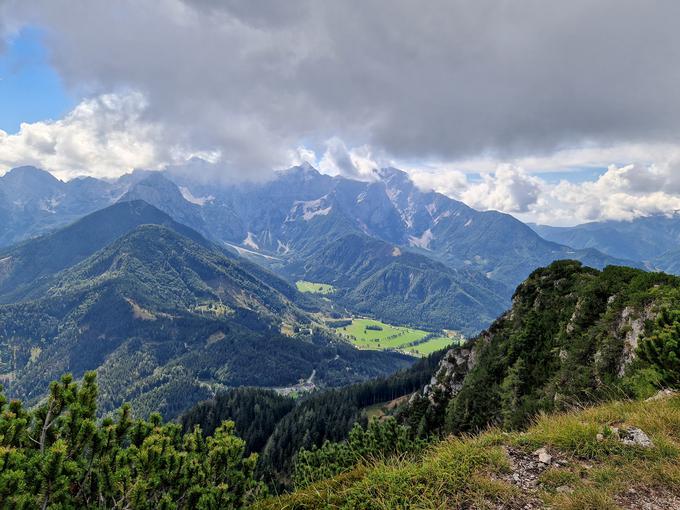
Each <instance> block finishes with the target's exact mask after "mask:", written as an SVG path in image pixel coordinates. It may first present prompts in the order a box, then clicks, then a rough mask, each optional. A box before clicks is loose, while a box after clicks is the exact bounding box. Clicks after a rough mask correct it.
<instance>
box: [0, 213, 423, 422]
mask: <svg viewBox="0 0 680 510" xmlns="http://www.w3.org/2000/svg"><path fill="white" fill-rule="evenodd" d="M121 207H122V208H126V207H129V206H128V205H124V206H123V205H121ZM109 212H111V211H109ZM70 228H71V229H73V228H76V229H80V225H79V224H76V225H74V226H73V227H70ZM182 228H185V227H182ZM190 232H193V231H190ZM61 237H63V235H62V234H55V235H54V236H52V237H50V238H47V239H46V240H45V241H41V240H38V241H32V242H36V243H43V242H48V243H52V242H53V241H55V240H58V239H60V238H61ZM55 242H56V241H55ZM13 253H20V252H13ZM76 253H77V252H76ZM67 258H68V257H67ZM72 259H73V257H71V260H72ZM25 260H26V261H30V259H29V258H26V259H25ZM19 262H20V261H17V266H16V267H19V268H21V267H25V268H27V271H26V273H24V274H29V275H30V274H35V271H34V269H35V270H37V269H38V268H40V267H41V265H36V264H29V263H26V264H24V265H23V266H22V265H21V264H20V263H19ZM251 270H252V267H251V266H250V265H249V264H245V265H241V263H240V261H239V260H236V259H234V258H231V257H227V256H225V255H224V254H223V253H222V252H221V251H220V250H219V249H217V248H215V247H212V246H211V245H210V244H209V243H207V242H206V241H205V240H204V239H203V238H201V237H200V236H199V235H198V234H197V233H195V232H193V233H192V238H188V237H185V236H183V235H180V234H179V233H177V232H176V231H175V230H173V229H170V228H167V227H165V226H159V225H142V226H139V227H137V228H136V229H134V230H132V231H131V232H129V233H127V234H125V235H123V236H122V237H120V238H118V239H116V240H115V241H114V242H113V243H111V244H110V245H108V246H106V247H104V248H103V249H101V250H99V251H97V252H96V253H94V254H92V255H91V256H89V257H88V258H86V259H85V260H83V261H82V262H79V263H77V264H76V265H74V266H72V267H69V268H67V269H65V270H64V271H62V272H60V273H57V274H53V275H51V276H50V277H49V278H47V277H41V278H40V279H39V280H37V281H34V282H33V283H32V284H31V287H30V296H31V300H27V301H20V302H17V303H12V304H7V305H3V306H0V321H1V323H2V329H1V330H0V367H1V370H2V372H1V373H2V377H3V380H4V382H5V384H6V386H7V389H8V391H9V393H10V394H11V395H12V396H16V397H20V398H22V399H26V400H27V402H29V403H34V402H36V401H37V400H38V399H40V398H41V397H42V396H43V395H44V393H45V391H46V389H47V385H48V383H49V382H50V381H51V380H53V379H56V378H58V377H59V375H60V374H61V373H65V372H68V371H71V372H73V373H74V375H75V376H76V377H80V376H82V374H83V373H84V372H85V371H86V370H91V369H97V371H98V373H99V377H100V386H101V392H100V397H99V401H100V404H101V410H102V411H103V412H109V411H111V410H113V409H114V408H116V407H118V406H119V405H120V404H121V403H122V402H124V401H130V402H131V403H132V405H133V408H134V410H135V412H136V413H138V414H139V415H141V416H147V415H148V414H150V413H151V412H160V413H161V414H162V415H163V416H165V417H173V416H176V415H177V414H178V413H180V412H182V411H183V410H185V409H186V408H187V407H189V406H190V405H192V404H193V403H195V402H197V401H199V400H203V399H206V398H209V397H210V396H212V395H213V394H214V392H215V391H216V390H217V389H219V388H222V387H229V386H240V385H259V386H291V385H294V384H296V383H298V381H299V380H300V379H307V378H308V377H310V375H311V374H312V373H313V372H314V371H316V372H315V374H316V375H315V377H316V383H317V384H318V385H321V386H326V385H330V386H335V385H340V384H348V383H352V382H357V381H361V380H364V379H366V378H370V377H375V376H379V375H384V374H386V373H390V372H392V371H394V370H397V369H398V368H403V367H405V366H408V365H410V364H411V363H412V359H411V358H409V357H407V356H403V355H400V354H397V353H383V352H375V351H358V350H356V349H354V348H352V347H351V346H350V345H348V344H346V343H344V342H340V341H338V340H337V339H334V338H332V337H331V336H329V335H328V334H326V333H321V332H320V331H317V330H316V329H315V328H313V327H311V322H310V317H309V316H308V315H307V313H306V312H304V311H303V310H301V309H300V308H299V307H298V306H297V305H296V304H295V303H294V302H293V301H292V300H291V297H292V298H293V299H295V297H296V296H297V292H296V291H295V290H294V288H292V287H290V286H288V285H287V284H286V283H285V282H282V281H280V280H278V279H277V278H276V277H275V276H273V275H270V274H266V272H264V271H263V270H262V269H256V270H255V271H254V272H251ZM253 273H255V274H253ZM14 274H17V275H20V274H21V273H20V272H17V273H14ZM260 277H261V278H264V280H263V279H260ZM29 279H30V278H29ZM277 289H282V290H284V291H285V293H282V292H280V291H279V290H277ZM295 324H307V328H306V330H305V331H306V332H305V333H302V332H301V333H299V334H294V335H293V336H290V335H285V334H283V333H282V332H281V331H282V330H283V328H284V326H285V325H288V327H289V328H291V329H292V326H293V325H295ZM312 330H313V331H312Z"/></svg>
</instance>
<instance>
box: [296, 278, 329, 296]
mask: <svg viewBox="0 0 680 510" xmlns="http://www.w3.org/2000/svg"><path fill="white" fill-rule="evenodd" d="M295 286H296V287H297V290H299V291H300V292H310V293H312V294H333V293H334V292H335V287H333V286H332V285H329V284H327V283H319V282H308V281H306V280H298V281H297V282H295Z"/></svg>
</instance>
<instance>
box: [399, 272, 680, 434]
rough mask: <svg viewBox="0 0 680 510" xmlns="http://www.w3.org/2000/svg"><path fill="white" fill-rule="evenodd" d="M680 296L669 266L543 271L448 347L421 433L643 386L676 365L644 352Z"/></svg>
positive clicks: (474, 425)
mask: <svg viewBox="0 0 680 510" xmlns="http://www.w3.org/2000/svg"><path fill="white" fill-rule="evenodd" d="M678 303H680V279H679V278H677V277H674V276H669V275H666V274H663V273H646V272H643V271H640V270H637V269H631V268H625V267H614V266H610V267H607V268H606V269H605V270H603V271H601V272H600V271H597V270H595V269H592V268H587V267H584V266H582V265H581V264H580V263H578V262H575V261H560V262H555V263H553V264H551V265H550V266H549V267H547V268H543V269H539V270H536V271H535V272H534V273H532V275H531V276H530V277H529V278H528V279H527V280H526V281H525V282H524V283H522V285H520V286H519V287H518V288H517V290H516V292H515V295H514V297H513V306H512V309H511V310H510V311H509V312H507V313H506V314H504V315H503V316H501V317H500V318H499V319H498V320H497V321H495V322H494V324H492V326H491V327H490V328H489V329H488V330H487V331H485V332H484V333H482V334H481V335H479V336H478V337H477V338H476V339H474V340H473V341H472V342H471V343H470V344H469V345H466V346H464V347H461V348H456V349H453V350H451V351H449V353H447V355H446V356H445V357H444V359H443V361H442V363H441V365H440V369H439V370H438V371H437V372H436V374H435V376H434V378H433V381H432V384H430V385H428V386H427V387H426V388H425V389H424V390H423V392H421V394H420V395H418V396H416V397H414V399H413V400H412V402H411V405H410V409H408V410H407V411H406V412H405V416H406V417H407V421H408V422H409V423H411V424H412V425H413V426H414V427H416V428H417V429H419V430H421V431H432V430H446V431H452V432H461V431H475V430H480V429H483V428H484V427H486V426H488V425H490V424H492V425H504V426H505V427H508V428H514V427H518V426H521V425H523V424H525V423H526V421H527V420H529V419H530V418H531V416H533V415H535V414H537V413H538V412H540V411H552V410H559V409H563V408H568V407H569V406H570V405H573V404H574V403H576V402H587V401H591V400H593V399H598V398H599V399H602V398H609V397H610V396H611V395H615V396H621V395H626V394H631V392H632V393H635V392H637V391H642V388H643V386H645V385H651V384H653V383H657V384H658V383H659V382H660V381H661V374H662V373H663V372H664V370H665V368H666V367H664V366H661V365H658V364H655V363H650V362H647V361H644V362H643V361H642V360H640V359H638V357H637V355H638V350H639V349H638V347H639V346H640V345H641V344H642V343H643V339H644V338H648V337H652V336H653V334H655V332H658V331H662V330H664V329H665V328H666V326H665V325H659V324H658V323H657V322H656V321H655V319H656V318H657V317H658V316H660V314H662V312H664V311H671V314H672V313H675V312H673V311H674V310H678V309H679V308H680V307H679V305H678ZM664 313H665V312H664ZM668 348H669V349H670V350H671V351H672V347H671V346H670V344H669V347H668ZM654 349H660V348H659V347H654ZM659 352H660V351H659ZM668 356H669V360H670V359H672V357H673V356H674V355H673V354H672V353H670V354H668ZM668 363H671V361H668ZM643 369H644V370H647V369H648V370H647V371H642V372H641V371H640V370H643ZM643 383H644V384H643ZM645 387H646V386H645Z"/></svg>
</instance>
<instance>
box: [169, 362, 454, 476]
mask: <svg viewBox="0 0 680 510" xmlns="http://www.w3.org/2000/svg"><path fill="white" fill-rule="evenodd" d="M443 354H444V353H443V352H439V353H436V354H433V355H431V356H429V357H427V358H424V359H422V360H420V361H418V362H417V363H416V364H414V365H413V366H412V367H410V368H408V369H405V370H402V371H399V372H396V373H395V374H392V375H390V376H388V377H384V378H378V379H375V380H372V381H366V382H363V383H360V384H356V385H352V386H348V387H345V388H339V389H333V390H326V391H322V392H319V393H316V394H312V395H308V396H306V397H303V398H300V399H299V400H297V401H294V400H293V399H291V398H290V397H283V396H279V395H276V394H274V393H272V392H269V391H264V390H261V389H256V388H241V389H231V390H228V391H226V392H223V393H221V394H218V395H217V396H216V397H215V398H214V399H211V400H208V401H206V402H202V403H200V404H198V405H196V406H195V407H193V408H192V409H190V410H189V411H188V412H187V413H186V414H184V415H183V416H182V418H181V423H182V425H183V427H184V430H185V431H189V430H191V429H192V428H193V427H194V426H195V425H199V426H200V427H201V429H202V430H203V431H204V432H205V433H206V434H211V433H212V431H213V430H215V428H216V427H217V426H219V424H220V423H222V421H224V420H233V421H234V422H235V426H236V433H237V434H238V435H239V436H240V437H242V438H244V439H245V440H246V444H247V448H248V451H256V452H260V453H261V455H260V459H259V466H258V472H259V473H260V474H261V475H262V476H263V477H264V478H265V479H266V480H267V481H268V482H269V483H271V484H273V485H274V486H286V485H289V484H290V481H291V475H292V469H293V461H294V457H295V454H296V453H297V452H298V451H299V450H300V449H301V448H306V449H310V448H315V447H319V446H321V445H322V444H323V443H324V442H325V441H342V440H344V439H345V438H347V436H348V434H349V432H350V430H351V429H352V427H353V425H354V424H355V423H360V424H363V425H366V423H367V416H366V414H365V413H364V410H365V409H366V408H367V407H368V406H372V405H374V404H378V403H383V402H388V401H391V400H394V399H396V398H399V397H402V396H404V395H410V394H411V393H413V392H414V391H416V390H417V389H419V388H421V387H422V386H423V385H424V384H426V383H427V382H428V381H429V380H430V378H431V375H432V373H433V371H434V369H435V368H436V367H437V365H438V363H439V360H440V359H441V356H442V355H443Z"/></svg>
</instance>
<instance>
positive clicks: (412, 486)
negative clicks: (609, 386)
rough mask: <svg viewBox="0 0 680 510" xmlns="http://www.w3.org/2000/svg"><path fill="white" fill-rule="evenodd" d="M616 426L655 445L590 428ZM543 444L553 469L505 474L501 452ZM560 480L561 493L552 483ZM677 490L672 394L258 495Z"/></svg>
mask: <svg viewBox="0 0 680 510" xmlns="http://www.w3.org/2000/svg"><path fill="white" fill-rule="evenodd" d="M614 424H616V426H618V427H626V426H635V427H639V428H640V429H642V430H643V431H645V432H646V433H647V434H648V435H649V436H650V437H651V439H652V441H653V443H654V446H653V447H652V448H647V449H643V448H640V447H636V446H627V445H624V444H622V443H621V442H619V441H618V440H616V439H615V438H613V437H605V438H604V439H602V440H598V439H597V434H598V432H601V431H603V430H606V429H607V427H609V426H612V425H614ZM538 447H546V448H547V449H548V450H549V451H550V453H551V454H552V455H554V456H555V457H557V458H559V459H560V461H561V463H560V466H558V467H550V468H548V469H547V470H545V471H543V473H542V474H541V476H540V478H539V483H538V485H537V487H536V489H535V490H533V491H531V492H530V491H522V490H521V489H520V488H519V487H518V486H516V485H514V484H512V483H510V481H509V480H512V470H511V467H510V466H511V464H510V461H509V457H508V454H507V452H508V451H509V450H508V449H515V450H520V451H524V452H526V453H527V454H530V453H531V452H532V451H533V450H534V449H536V448H538ZM565 486H566V487H568V491H565V490H558V488H564V487H565ZM676 494H680V396H675V397H673V398H667V399H663V400H658V401H653V402H644V401H637V402H615V403H608V404H603V405H600V406H596V407H592V408H586V409H583V410H577V411H572V412H567V413H562V414H554V415H544V416H540V417H538V418H537V420H536V421H535V423H534V425H533V426H531V427H530V428H529V429H528V430H527V431H525V432H511V433H506V432H502V431H499V430H496V429H492V430H489V431H487V432H484V433H482V434H480V435H477V436H473V437H463V438H460V437H450V438H448V439H445V440H442V441H440V442H439V443H436V444H435V445H434V446H433V447H431V448H430V450H429V451H428V452H427V453H426V454H425V455H424V456H423V457H422V458H420V459H417V460H414V459H403V458H402V459H398V458H397V459H391V460H387V461H384V460H383V461H379V462H374V463H370V462H369V463H366V464H364V465H360V466H358V467H357V468H355V469H354V470H353V471H351V472H348V473H344V474H342V475H340V476H337V477H335V478H332V479H329V480H325V481H322V482H319V483H317V484H314V485H311V486H310V487H308V488H306V489H304V490H301V491H297V492H294V493H292V494H288V495H284V496H281V497H278V498H272V499H270V500H267V501H264V502H261V503H260V504H259V506H258V507H257V508H259V509H261V510H264V509H277V510H283V509H287V510H303V509H316V508H333V509H369V508H370V509H378V510H379V509H383V510H388V509H406V508H419V509H425V508H433V509H440V508H441V509H443V508H461V509H462V508H471V507H472V508H506V507H507V508H522V507H523V505H525V504H527V503H532V504H533V505H535V506H534V508H536V507H538V508H541V507H543V508H552V509H555V510H576V509H592V510H605V509H617V508H622V507H623V508H643V507H644V506H645V505H646V502H648V501H649V500H650V499H649V498H653V499H652V501H655V503H656V504H657V507H659V508H676V507H677V506H674V505H677V501H679V500H675V499H673V497H674V496H673V495H676Z"/></svg>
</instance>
